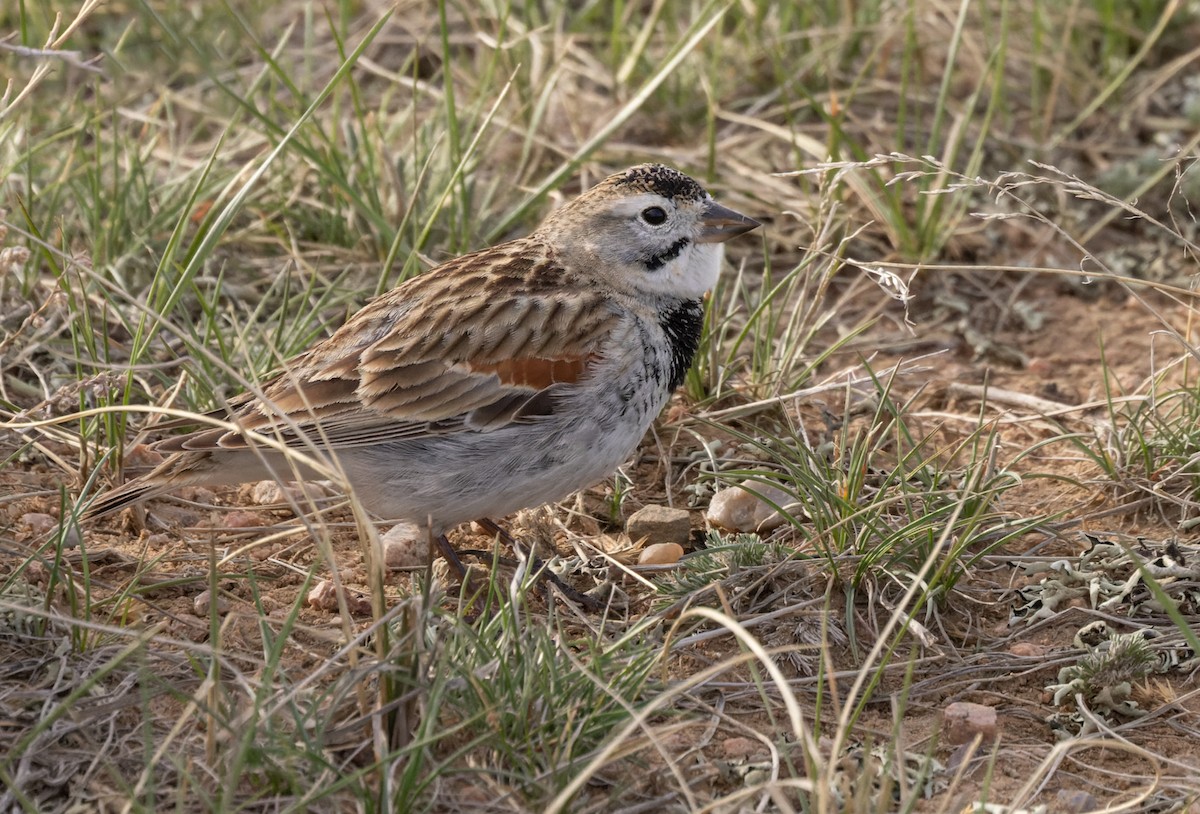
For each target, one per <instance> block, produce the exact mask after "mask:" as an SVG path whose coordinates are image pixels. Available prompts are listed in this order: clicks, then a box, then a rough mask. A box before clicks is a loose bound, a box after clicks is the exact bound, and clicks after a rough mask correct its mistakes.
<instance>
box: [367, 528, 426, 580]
mask: <svg viewBox="0 0 1200 814" xmlns="http://www.w3.org/2000/svg"><path fill="white" fill-rule="evenodd" d="M379 542H380V544H381V545H382V547H383V564H384V565H385V566H386V567H387V568H391V569H393V570H396V569H400V568H418V567H421V566H424V565H427V564H428V563H429V535H428V534H425V533H424V532H422V530H421V528H420V527H419V526H417V525H416V524H415V523H398V524H397V525H395V526H392V527H391V528H390V529H388V530H387V533H386V534H384V535H383V537H381V538H380V540H379Z"/></svg>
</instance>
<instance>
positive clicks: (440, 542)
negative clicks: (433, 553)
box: [434, 534, 467, 580]
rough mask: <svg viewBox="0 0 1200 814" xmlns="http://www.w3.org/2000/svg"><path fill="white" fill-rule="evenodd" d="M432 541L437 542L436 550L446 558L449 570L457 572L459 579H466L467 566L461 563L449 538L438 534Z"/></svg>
mask: <svg viewBox="0 0 1200 814" xmlns="http://www.w3.org/2000/svg"><path fill="white" fill-rule="evenodd" d="M434 542H435V543H436V544H437V549H438V551H440V552H441V554H442V556H443V557H445V558H446V562H447V564H449V566H450V570H451V571H453V572H454V573H455V574H457V575H458V578H459V579H461V580H466V578H467V567H466V566H465V565H463V562H462V560H460V559H459V558H458V553H457V552H456V551H455V550H454V547H453V546H451V545H450V540H449V539H447V537H446V535H445V534H439V535H438V536H437V539H436V540H434Z"/></svg>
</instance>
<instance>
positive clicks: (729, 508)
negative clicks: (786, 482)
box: [705, 482, 795, 532]
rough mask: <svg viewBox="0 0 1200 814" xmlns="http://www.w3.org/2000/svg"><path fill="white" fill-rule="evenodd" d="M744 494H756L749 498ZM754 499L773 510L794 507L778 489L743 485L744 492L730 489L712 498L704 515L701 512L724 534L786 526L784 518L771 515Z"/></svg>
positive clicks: (749, 495)
mask: <svg viewBox="0 0 1200 814" xmlns="http://www.w3.org/2000/svg"><path fill="white" fill-rule="evenodd" d="M747 490H753V491H754V492H757V493H758V494H757V495H755V494H751V493H750V492H749V491H747ZM758 495H762V498H767V499H769V500H770V501H771V502H773V503H775V505H777V506H783V507H787V506H789V504H794V503H795V499H794V498H793V497H792V496H791V495H789V494H788V493H787V492H784V491H783V490H782V489H778V488H776V487H774V486H770V485H768V484H765V483H757V482H752V483H747V484H746V488H744V489H743V488H742V487H741V486H732V487H730V488H728V489H722V490H721V491H719V492H717V493H716V494H715V495H713V496H712V500H711V501H710V502H709V504H708V511H707V512H705V519H706V520H708V522H709V523H711V524H712V525H714V526H716V527H718V528H722V529H725V530H726V531H757V532H764V531H770V530H771V529H775V528H778V527H779V526H782V525H783V524H784V523H785V522H787V518H786V517H784V516H783V515H782V514H780V513H779V512H777V511H775V509H774V508H773V507H772V506H771V504H770V503H768V502H767V501H766V500H763V499H762V498H760V497H758ZM793 511H794V510H793Z"/></svg>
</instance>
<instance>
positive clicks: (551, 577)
mask: <svg viewBox="0 0 1200 814" xmlns="http://www.w3.org/2000/svg"><path fill="white" fill-rule="evenodd" d="M475 522H476V523H478V524H479V525H481V526H483V527H484V529H486V530H487V532H488V533H489V534H492V535H495V536H496V537H499V538H500V539H501V540H502V541H503V542H505V543H508V545H510V546H512V549H513V551H519V550H520V546H519V545H518V543H517V541H516V538H514V537H513V536H512V535H511V534H509V533H508V530H507V529H504V528H502V527H501V526H500V525H499V524H497V523H496V522H494V521H493V520H490V519H488V518H486V517H481V518H480V519H479V520H476V521H475ZM529 561H530V565H532V566H533V573H534V574H537V575H538V578H539V579H545V580H547V581H548V582H550V583H551V584H552V585H553V586H554V587H555V588H557V589H558V590H559V591H561V592H562V594H563V596H565V597H567V598H568V599H571V600H573V601H575V602H578V603H579V604H580V605H582V606H583V607H584V608H586V609H587V610H592V611H596V610H603V608H604V603H603V602H600V601H598V600H596V599H593V598H592V597H590V596H588V595H587V594H584V593H580V592H579V591H577V590H576V589H575V588H574V587H573V586H571V585H568V584H567V583H565V582H563V581H562V579H560V578H559V576H558V574H556V573H554V572H553V571H551V570H550V569H549V568H547V567H546V564H545V563H543V562H542V561H541V560H540V559H538V557H537V555H535V554H534V553H533V550H532V549H531V550H530V551H529Z"/></svg>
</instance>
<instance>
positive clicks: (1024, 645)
mask: <svg viewBox="0 0 1200 814" xmlns="http://www.w3.org/2000/svg"><path fill="white" fill-rule="evenodd" d="M1048 650H1049V648H1048V647H1046V646H1045V645H1042V644H1034V643H1033V642H1017V643H1015V644H1013V645H1012V646H1010V647H1009V648H1008V652H1009V653H1012V654H1013V655H1014V656H1024V657H1025V658H1035V657H1038V656H1044V655H1046V652H1047V651H1048Z"/></svg>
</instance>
